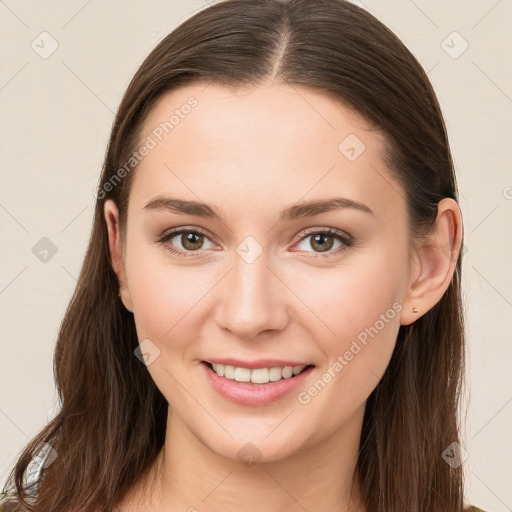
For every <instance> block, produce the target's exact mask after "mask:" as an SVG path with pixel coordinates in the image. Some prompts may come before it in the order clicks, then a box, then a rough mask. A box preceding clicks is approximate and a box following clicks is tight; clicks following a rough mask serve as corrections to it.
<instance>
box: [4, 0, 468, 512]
mask: <svg viewBox="0 0 512 512" xmlns="http://www.w3.org/2000/svg"><path fill="white" fill-rule="evenodd" d="M269 80H270V81H272V80H275V81H276V82H281V83H287V84H290V85H301V86H307V87H310V88H313V89H315V90H317V91H320V92H324V93H325V94H329V95H331V96H332V97H334V98H337V99H338V100H340V101H342V102H344V104H346V105H350V106H351V107H353V108H354V109H355V110H356V111H357V112H359V113H360V114H361V115H362V116H363V117H364V118H366V119H367V120H368V121H370V122H372V123H374V124H375V126H377V127H379V128H380V129H382V130H383V132H384V133H385V135H386V142H387V147H388V151H387V156H386V161H387V163H388V164H389V166H390V168H391V169H392V171H393V174H394V177H395V178H396V180H397V182H398V183H400V184H401V185H402V187H403V190H404V191H405V200H406V204H407V209H408V214H409V226H410V234H411V236H414V237H420V236H422V235H425V234H426V233H428V231H429V229H430V228H431V227H432V225H433V223H434V221H435V219H436V215H437V204H438V202H439V201H440V200H441V199H442V198H445V197H450V198H453V199H455V200H457V185H456V180H455V175H454V168H453V162H452V157H451V153H450V148H449V144H448V139H447V133H446V127H445V124H444V120H443V117H442V113H441V110H440V106H439V103H438V101H437V98H436V95H435V93H434V90H433V88H432V86H431V84H430V82H429V80H428V77H427V75H426V73H425V72H424V70H423V69H422V67H421V66H420V64H419V63H418V61H417V60H416V58H415V57H414V56H413V55H412V53H411V52H410V51H409V50H408V49H407V48H406V47H405V46H404V44H403V43H402V42H401V41H400V40H399V39H398V38H397V37H396V36H395V35H394V34H393V33H392V32H391V31H390V30H389V29H388V28H387V27H386V26H385V25H383V24H382V23H381V22H380V21H378V20H377V19H376V18H375V17H373V16H372V15H371V14H370V13H368V12H367V11H365V10H364V9H361V8H359V7H357V6H355V5H353V4H351V3H349V2H346V1H343V0H315V1H308V0H290V1H279V0H251V1H246V0H227V1H223V2H220V3H217V4H215V5H213V6H211V7H208V8H206V9H204V10H202V11H201V12H199V13H196V14H195V15H194V16H192V17H191V18H189V19H188V20H187V21H185V22H184V23H182V24H181V25H180V26H179V27H178V28H176V29H175V30H174V31H173V32H172V33H171V34H169V35H168V36H167V37H165V38H164V39H163V40H162V41H161V42H160V43H159V44H158V46H157V47H156V48H155V49H154V50H153V51H152V52H151V53H150V55H149V56H148V57H147V58H146V59H145V61H144V62H143V64H142V65H141V67H140V68H139V69H138V71H137V72H136V74H135V76H134V77H133V79H132V81H131V83H130V84H129V86H128V89H127V90H126V92H125V94H124V97H123V99H122V101H121V104H120V106H119V109H118V112H117V115H116V117H115V121H114V124H113V127H112V132H111V136H110V141H109V144H108V149H107V153H106V157H105V161H104V165H103V169H102V174H101V178H100V182H99V186H98V193H97V201H96V209H95V216H94V225H93V228H92V233H91V237H90V241H89V245H88V248H87V253H86V255H85V259H84V262H83V266H82V269H81V272H80V276H79V279H78V282H77V285H76V289H75V291H74V295H73V297H72V299H71V302H70V304H69V306H68V308H67V311H66V313H65V316H64V319H63V322H62V325H61V328H60V332H59V336H58V340H57V345H56V349H55V359H54V371H55V379H56V385H57V389H58V394H59V399H60V412H59V413H58V414H57V415H56V417H55V418H54V419H53V420H52V421H51V422H50V423H49V424H48V425H46V426H45V427H44V429H43V430H42V431H41V432H40V433H39V434H38V435H37V436H36V437H35V438H34V439H33V440H32V441H31V442H30V443H29V444H28V445H27V446H26V448H25V449H24V451H23V452H22V454H21V456H20V457H19V460H18V461H17V463H16V465H15V467H14V469H13V471H12V473H11V475H10V477H9V482H10V487H9V488H12V492H13V494H14V495H15V498H16V499H17V500H18V501H22V502H23V503H24V505H25V506H26V507H27V508H28V509H29V510H36V511H37V512H55V511H59V512H65V511H75V510H76V511H80V512H81V511H83V512H96V511H109V510H110V509H111V508H112V507H113V506H114V505H115V504H116V503H118V502H119V501H120V500H121V499H122V498H123V496H125V495H126V493H127V491H128V490H129V489H130V488H131V487H132V486H134V484H135V483H136V482H138V481H139V480H140V479H141V478H142V476H143V475H144V474H145V473H146V472H147V470H148V469H149V467H150V466H151V465H152V463H153V462H154V461H155V458H156V456H157V454H158V452H159V451H160V449H161V447H162V445H163V443H164V440H165V428H166V419H167V407H168V404H167V402H166V400H165V399H164V397H163V395H162V394H161V393H160V391H159V390H158V389H157V387H156V386H155V384H154V382H153V381H152V379H151V377H150V374H149V372H148V371H147V369H146V368H145V366H144V365H143V364H141V363H140V361H139V360H138V359H137V358H136V357H134V350H135V349H136V347H137V346H138V340H137V335H136V330H135V325H134V319H133V316H132V315H131V314H130V313H128V312H127V311H126V310H125V308H124V307H123V304H122V303H121V301H120V300H119V298H118V281H117V277H116V274H115V273H114V271H113V268H112V264H111V259H110V252H109V246H108V233H107V228H106V223H105V220H104V216H103V203H104V200H105V199H107V198H112V199H113V200H114V201H115V203H116V204H117V206H118V208H119V210H120V222H121V227H122V228H123V229H124V228H125V227H126V213H127V205H128V198H129V194H130V186H131V183H132V178H133V174H134V172H135V168H136V166H134V169H133V170H132V171H131V172H127V173H123V174H125V175H124V176H123V178H122V183H115V181H116V180H119V175H120V173H119V169H120V168H121V167H122V166H123V164H124V163H125V162H127V161H128V160H129V158H130V155H131V154H132V152H133V151H134V150H135V149H136V148H137V146H138V144H140V140H139V139H140V135H141V128H142V126H143V122H144V120H145V119H146V118H147V115H148V113H149V112H150V111H151V109H152V108H153V107H154V105H155V102H156V101H157V99H159V98H160V97H161V96H162V94H164V93H165V92H168V91H170V90H172V89H173V88H176V87H178V86H182V85H186V84H190V83H192V82H195V81H205V82H209V83H215V84H218V85H224V86H229V87H247V86H248V87H254V86H257V85H258V84H262V83H265V82H268V81H269ZM125 170H126V169H125ZM108 183H110V184H111V186H109V185H108ZM112 184H114V185H113V186H112ZM461 242H462V241H461ZM461 258H462V253H460V254H459V255H458V259H457V261H456V268H455V273H454V276H453V279H452V282H451V284H450V285H449V288H448V289H447V291H446V293H445V294H444V295H443V297H442V299H441V300H440V301H439V302H438V303H437V304H436V305H435V307H433V308H432V309H431V310H430V311H428V312H427V313H426V314H424V315H423V316H422V317H421V318H420V319H418V320H417V321H416V322H415V323H413V324H411V325H408V326H401V327H400V330H399V334H398V338H397V344H396V347H395V350H394V353H393V356H392V358H391V361H390V363H389V366H388V368H387V370H386V372H385V374H384V376H383V378H382V379H381V381H380V382H379V384H378V385H377V387H376V389H375V390H374V391H373V393H372V394H371V395H370V397H369V399H368V402H367V405H366V412H365V417H364V422H363V429H362V438H361V445H360V453H359V458H358V464H357V471H358V472H359V476H360V478H361V481H362V484H363V491H364V496H365V499H366V502H367V506H368V510H369V511H372V512H390V511H392V512H427V511H428V512H431V511H434V510H435V511H436V512H454V511H461V510H462V507H463V488H462V484H463V475H462V467H461V466H458V467H453V468H452V467H451V465H449V464H447V462H445V460H444V458H443V456H442V454H443V451H444V450H445V449H446V448H447V447H448V446H449V445H451V444H452V443H454V442H455V443H457V442H459V426H458V408H459V396H460V392H461V388H462V383H463V369H464V331H463V314H462V303H461V289H460V286H461V283H460V277H461V261H462V260H461ZM41 443H48V445H51V446H52V447H53V449H54V450H55V452H56V455H57V456H56V458H55V460H54V461H53V462H52V463H51V464H49V465H47V467H45V468H44V469H43V470H42V472H41V474H40V478H39V482H38V489H37V496H36V497H35V498H32V499H29V498H30V496H29V495H28V494H27V488H26V483H24V478H25V476H26V470H27V467H28V466H29V463H30V461H31V460H32V458H33V456H34V452H35V450H36V448H37V447H39V446H41ZM23 498H27V500H23Z"/></svg>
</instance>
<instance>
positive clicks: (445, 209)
mask: <svg viewBox="0 0 512 512" xmlns="http://www.w3.org/2000/svg"><path fill="white" fill-rule="evenodd" d="M462 229H463V228H462V216H461V212H460V208H459V205H458V204H457V202H456V201H455V200H454V199H451V198H448V197H446V198H444V199H442V200H441V201H439V203H438V207H437V218H436V222H435V224H434V226H432V229H431V231H430V233H429V234H428V236H427V238H426V239H424V240H422V241H420V242H419V243H418V245H417V246H416V247H415V249H414V260H415V261H414V271H413V273H412V274H411V279H410V282H409V289H408V291H407V295H406V297H405V299H404V301H403V304H402V305H403V308H402V314H401V317H400V323H401V324H402V325H409V324H412V323H413V322H415V321H416V320H417V319H418V318H419V317H420V316H421V315H424V314H425V313H426V312H427V311H428V310H430V309H431V308H432V307H434V306H435V305H436V304H437V303H438V302H439V301H440V300H441V298H442V297H443V295H444V293H445V291H446V290H447V289H448V286H450V282H451V280H452V277H453V273H454V271H455V266H456V264H457V259H458V257H459V252H460V249H461V242H462V234H463V230H462ZM414 308H416V309H417V310H418V312H414V311H413V309H414Z"/></svg>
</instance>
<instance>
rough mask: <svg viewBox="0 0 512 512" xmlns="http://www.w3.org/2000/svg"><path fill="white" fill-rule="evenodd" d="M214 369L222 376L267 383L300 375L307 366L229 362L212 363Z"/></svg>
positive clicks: (238, 380)
mask: <svg viewBox="0 0 512 512" xmlns="http://www.w3.org/2000/svg"><path fill="white" fill-rule="evenodd" d="M211 364H212V367H213V371H214V372H215V373H216V374H217V375H219V376H220V377H226V379H230V380H236V381H237V382H252V383H253V384H266V383H267V382H275V381H278V380H281V379H289V378H290V377H291V376H292V375H298V374H299V373H300V372H301V371H302V370H304V368H306V367H305V366H293V367H292V366H285V367H284V368H282V367H279V366H276V367H273V368H255V369H253V370H251V369H250V368H241V367H235V366H231V365H229V364H226V365H224V364H219V363H211Z"/></svg>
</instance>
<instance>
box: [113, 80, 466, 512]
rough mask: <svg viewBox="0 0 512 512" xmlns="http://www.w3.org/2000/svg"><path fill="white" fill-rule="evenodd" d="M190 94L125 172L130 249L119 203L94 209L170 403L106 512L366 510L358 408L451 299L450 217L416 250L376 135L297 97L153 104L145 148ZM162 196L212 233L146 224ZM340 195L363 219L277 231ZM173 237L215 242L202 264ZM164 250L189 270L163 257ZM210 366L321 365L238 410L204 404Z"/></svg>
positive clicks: (184, 219)
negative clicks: (411, 334)
mask: <svg viewBox="0 0 512 512" xmlns="http://www.w3.org/2000/svg"><path fill="white" fill-rule="evenodd" d="M190 96H194V97H195V98H196V99H197V100H198V105H197V106H196V107H195V108H194V109H192V111H191V112H190V114H188V115H187V116H185V117H184V119H180V122H179V124H178V125H176V126H175V128H174V129H173V131H172V132H171V133H170V134H169V135H167V136H166V137H164V138H163V140H162V141H161V142H159V143H158V145H157V146H156V147H155V148H154V149H152V150H151V151H150V152H149V154H148V155H147V156H146V157H145V158H144V159H143V160H142V161H141V163H140V164H139V166H138V167H137V169H136V171H134V172H135V175H134V177H133V179H134V182H133V188H132V190H131V194H130V200H129V207H128V223H127V234H126V240H121V236H120V230H119V222H118V211H117V208H116V205H115V203H114V202H113V201H111V200H108V201H106V202H105V208H104V213H105V221H106V223H107V225H108V230H109V241H110V250H111V254H112V261H113V266H114V270H115V271H116V273H117V276H118V279H119V285H120V291H121V295H122V300H123V302H124V304H125V306H126V307H127V309H129V310H130V311H132V312H133V314H134V319H135V323H136V328H137V333H138V336H139V340H140V341H142V340H144V339H146V338H149V339H150V340H151V342H152V343H154V344H155V345H156V346H157V347H158V349H159V350H160V354H159V356H158V357H157V358H156V359H155V360H154V361H153V362H152V363H151V364H150V365H149V366H148V371H149V372H150V374H151V377H152V378H153V379H154V381H155V383H156V385H157V386H158V388H159V389H160V390H161V391H162V393H163V394H164V396H165V397H166V399H167V400H168V402H169V404H170V407H169V415H168V421H167V441H166V444H165V446H164V448H163V450H162V451H161V453H160V454H159V457H158V459H157V461H156V462H155V464H154V466H153V467H152V469H151V471H150V472H149V474H148V477H147V479H145V480H144V481H143V482H141V483H140V485H138V486H136V488H134V489H133V491H132V492H131V493H130V495H129V496H127V497H126V499H125V500H124V501H123V503H121V504H120V506H119V507H118V509H117V510H119V511H123V512H126V511H130V512H134V511H142V510H151V511H163V510H166V511H169V510H172V511H174V510H176V511H187V510H190V511H193V510H198V511H214V512H217V511H221V510H222V511H231V510H232V511H235V510H239V509H240V508H239V507H240V503H243V509H244V511H246V512H252V511H261V510H266V511H268V512H277V511H280V512H282V511H299V510H301V511H302V510H304V509H305V510H315V511H319V512H322V511H327V510H329V511H332V510H339V511H348V510H351V511H364V510H366V509H365V507H364V505H363V504H362V503H361V502H360V496H361V493H360V482H358V480H357V478H354V477H353V475H354V468H355V464H356V460H357V453H358V447H359V440H360V434H361V426H362V420H363V414H364V410H365V405H366V400H367V398H368V396H369V395H370V393H371V392H372V391H373V389H374V388H375V386H376V385H377V383H378V381H379V379H380V378H381V376H382V375H383V373H384V371H385V369H386V367H387V365H388V363H389V360H390V358H391V355H392V352H393V349H394V346H395V343H396V337H397V333H398V330H399V327H400V325H401V324H402V325H408V324H410V323H412V322H414V321H415V320H416V319H418V318H419V317H420V316H421V315H423V314H425V313H426V312H427V311H428V310H429V309H431V308H432V307H433V306H434V305H435V304H436V303H437V302H438V301H439V300H440V299H441V297H442V296H443V294H444V292H445V291H446V289H447V288H448V286H449V284H450V281H451V279H452V275H453V272H454V268H455V262H456V259H457V254H458V251H459V243H458V241H459V240H460V238H461V229H462V221H461V214H460V210H459V207H458V205H457V203H456V202H455V201H453V200H452V199H449V198H446V199H443V200H442V201H441V202H440V203H439V208H438V217H437V221H436V224H435V226H434V228H433V229H432V232H431V233H430V235H429V237H428V238H427V239H425V240H424V241H422V242H421V243H416V244H414V245H413V241H412V240H410V239H409V235H408V217H407V213H406V206H405V199H404V197H405V193H404V191H403V189H402V188H401V186H400V185H399V184H398V183H397V182H396V181H395V180H394V179H393V178H392V176H391V173H390V171H389V169H387V168H386V167H385V164H384V162H383V160H382V154H383V153H382V152H383V149H384V145H383V133H382V132H381V131H380V130H377V129H375V128H374V127H372V126H370V125H369V124H368V123H367V122H366V121H365V120H364V119H362V118H361V117H360V116H358V115H357V114H356V113H355V112H353V111H352V110H350V109H349V108H347V107H346V106H344V105H342V104H341V103H340V102H337V101H335V100H334V99H332V98H330V97H328V96H326V95H324V94H321V93H318V92H316V91H313V90H311V89H308V88H303V87H296V86H294V87H293V88H292V87H290V86H288V85H283V84H278V83H275V82H272V83H268V84H266V85H261V86H258V87H255V88H254V89H252V90H228V89H225V88H222V87H219V86H215V85H213V84H210V85H209V86H208V87H206V85H205V84H204V83H196V84H194V85H188V86H185V87H182V88H179V89H176V90H174V91H171V92H170V93H167V94H166V95H165V96H163V97H162V98H161V99H160V100H159V102H158V103H157V105H156V107H155V108H154V109H153V111H152V112H151V113H150V115H149V117H148V118H147V119H146V122H145V131H144V134H143V136H142V137H141V140H142V141H145V140H146V137H147V136H148V135H150V134H151V133H152V130H154V129H155V127H157V126H158V125H159V123H161V122H164V121H165V120H167V119H168V118H169V115H170V113H172V111H173V110H174V109H176V108H180V106H181V105H183V104H185V103H186V101H187V99H188V98H189V97H190ZM349 134H355V135H356V136H357V137H358V138H359V139H360V140H361V141H362V142H363V143H364V145H365V147H366V148H365V150H364V151H363V152H362V153H361V155H360V156H359V157H358V158H356V159H355V160H354V161H350V160H349V159H347V158H346V157H345V155H344V154H342V152H340V150H339V149H338V145H339V144H340V142H342V141H343V140H344V139H345V138H346V137H347V135H349ZM161 195H167V196H173V197H177V198H180V199H187V200H196V201H203V202H205V203H208V204H210V205H213V207H214V210H215V211H216V212H217V213H218V214H219V215H221V216H222V218H223V221H219V220H215V219H208V218H202V217H196V216H192V215H182V214H181V215H180V214H176V213H172V212H169V211H145V210H144V206H145V205H146V204H147V203H148V202H149V201H150V200H152V199H154V198H155V197H157V196H161ZM334 196H342V197H346V198H350V199H353V200H356V201H359V202H362V203H364V204H365V205H367V206H368V207H369V208H370V209H371V210H372V211H373V215H370V214H368V213H365V212H362V211H358V210H356V209H352V208H345V209H338V210H334V211H330V212H324V213H321V214H318V215H316V216H315V217H310V218H299V219H295V220H293V221H284V222H279V212H280V211H281V210H282V209H283V208H285V207H287V206H290V205H293V204H295V203H297V202H299V201H307V200H314V199H327V198H331V197H334ZM180 226H185V227H187V228H202V229H203V230H205V231H206V232H207V233H208V237H207V238H203V239H201V238H200V240H199V243H198V244H197V245H196V246H197V247H199V249H196V252H195V253H194V252H193V250H194V249H193V247H192V249H190V247H191V246H190V244H189V245H183V242H184V243H185V244H186V243H187V242H186V238H184V237H181V236H175V237H174V238H172V241H171V240H169V241H168V242H166V244H164V245H162V244H158V243H157V242H156V241H155V240H156V239H157V238H158V237H159V236H161V235H164V234H166V233H167V232H168V231H169V230H170V229H171V228H177V227H180ZM307 228H318V230H317V231H316V232H313V233H308V234H304V231H305V230H306V229H307ZM326 228H334V229H337V230H340V231H341V232H342V233H346V234H349V235H350V236H351V237H353V239H354V244H353V245H352V246H350V247H346V248H345V250H343V251H339V247H342V244H341V243H340V242H338V241H336V240H335V239H333V238H330V237H328V239H327V240H328V242H329V243H332V244H333V245H332V248H331V249H329V250H328V251H327V252H326V253H324V252H322V251H321V249H319V247H318V245H315V244H314V240H313V238H314V235H315V233H318V232H320V233H321V232H322V231H323V230H325V229H326ZM247 236H251V237H253V238H254V239H255V240H256V241H257V243H258V244H259V245H260V246H261V248H262V249H263V252H262V254H261V255H260V256H259V257H258V258H257V259H256V260H255V261H254V262H252V263H247V262H246V261H245V260H244V259H243V258H242V257H240V256H239V255H238V253H237V252H236V249H237V247H238V246H239V245H240V244H241V242H242V241H243V240H244V239H245V238H246V237H247ZM201 240H202V241H203V245H201ZM172 244H174V247H175V248H177V249H181V250H183V251H186V250H187V249H188V251H189V252H188V254H187V256H186V257H180V256H178V255H175V254H173V253H171V252H170V251H169V249H168V247H169V246H171V245H172ZM329 247H330V246H329ZM450 251H451V255H450ZM326 254H327V257H325V255H326ZM315 257H316V258H315ZM394 303H397V304H399V305H401V310H400V311H398V312H396V314H395V316H394V318H392V320H389V321H388V322H387V323H385V325H384V327H383V328H381V329H380V330H379V332H378V334H377V335H375V336H374V337H373V338H369V342H368V343H367V345H366V346H364V347H363V348H362V350H361V351H360V352H358V353H357V355H355V356H354V357H353V359H352V360H351V361H349V362H348V364H346V366H344V367H343V369H342V371H339V372H334V374H335V376H334V377H333V378H332V379H331V380H330V382H329V383H328V384H327V385H326V386H325V387H324V388H323V389H322V391H321V392H320V393H318V394H317V395H316V396H315V397H313V398H312V399H311V401H310V402H309V403H308V404H302V403H300V402H299V401H298V393H299V392H300V391H304V390H307V389H308V388H309V387H310V386H311V385H312V384H313V383H314V382H315V381H317V380H318V379H319V378H320V377H321V376H322V375H323V374H324V373H325V372H328V370H329V368H330V367H331V375H332V365H333V363H334V362H335V361H336V360H337V357H338V356H340V355H342V356H343V354H345V353H346V352H347V350H349V348H350V346H351V343H352V342H353V340H354V339H356V337H357V335H358V334H359V333H361V332H363V331H364V330H365V328H369V327H370V326H374V325H375V324H376V321H377V320H379V318H380V315H381V314H384V313H386V311H388V310H390V309H391V310H392V311H393V308H392V305H393V304H394ZM413 307H416V308H417V309H418V310H419V313H413V311H412V310H413ZM213 357H236V358H240V359H242V360H251V359H256V358H260V357H272V358H277V359H290V358H293V360H295V361H305V362H310V363H312V364H314V365H315V368H314V371H313V373H312V374H311V375H310V376H309V377H308V379H307V381H306V382H305V383H304V385H303V386H301V387H300V389H299V390H298V391H297V392H293V393H291V394H289V395H287V396H285V397H284V398H281V399H280V400H278V401H276V402H274V403H272V404H270V405H265V406H247V405H239V404H236V403H232V402H229V401H227V400H225V399H224V398H223V397H222V396H220V395H219V394H217V393H216V392H215V391H214V390H213V388H212V387H211V385H210V384H209V382H208V380H207V379H206V377H205V374H204V369H203V368H202V366H201V364H200V363H201V361H202V360H205V359H208V358H213ZM248 442H250V443H252V444H253V445H254V446H255V447H256V448H257V452H258V453H259V455H260V456H261V458H260V459H259V461H258V463H257V464H255V465H254V466H252V467H247V466H246V465H245V464H243V463H242V462H241V461H240V460H239V457H238V455H237V453H238V451H239V450H240V449H241V448H242V447H244V445H246V443H248ZM146 484H147V486H146ZM352 485H353V493H352V500H350V489H351V486H352ZM151 486H152V487H151ZM150 489H151V490H150ZM192 507H193V508H192Z"/></svg>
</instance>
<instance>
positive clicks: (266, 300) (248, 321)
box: [216, 251, 290, 340]
mask: <svg viewBox="0 0 512 512" xmlns="http://www.w3.org/2000/svg"><path fill="white" fill-rule="evenodd" d="M270 265H271V262H269V258H268V257H267V254H266V253H265V251H264V252H263V253H262V254H261V255H260V256H259V257H258V258H257V259H256V260H255V261H252V262H247V261H246V260H244V258H243V257H241V256H239V255H238V254H234V257H233V267H232V268H231V270H230V271H229V272H228V274H227V275H226V277H225V278H224V279H223V280H222V281H221V283H219V284H220V287H219V297H218V305H217V308H216V323H217V325H218V326H219V328H221V329H224V330H227V331H229V332H230V333H231V334H232V335H233V336H236V337H237V338H239V339H247V340H251V339H254V338H256V337H257V336H258V335H260V333H262V332H265V331H279V330H282V329H284V328H285V327H286V325H287V323H288V321H289V314H288V311H287V304H286V297H288V296H289V293H290V292H289V291H288V290H287V288H286V285H285V284H283V281H284V279H283V277H282V276H278V275H277V274H278V273H277V272H276V271H275V270H273V269H272V268H270ZM287 291H288V293H286V292H287Z"/></svg>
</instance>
